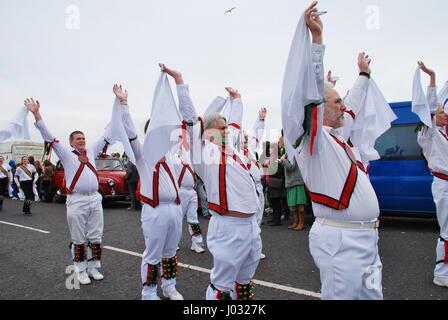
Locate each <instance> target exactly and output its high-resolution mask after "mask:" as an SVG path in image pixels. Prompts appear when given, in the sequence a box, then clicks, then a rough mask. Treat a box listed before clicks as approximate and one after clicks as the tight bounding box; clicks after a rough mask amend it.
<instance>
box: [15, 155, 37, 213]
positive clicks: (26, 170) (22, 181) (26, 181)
mask: <svg viewBox="0 0 448 320" xmlns="http://www.w3.org/2000/svg"><path fill="white" fill-rule="evenodd" d="M35 173H36V168H35V167H34V166H33V165H32V164H31V163H30V162H29V159H28V157H27V156H23V157H22V162H21V164H19V165H18V166H17V168H16V172H15V174H14V180H15V182H16V184H17V187H18V188H19V190H21V191H23V194H24V195H25V202H24V204H23V213H25V214H26V215H30V214H31V203H32V201H33V185H34V182H35V181H34V178H35V176H36V175H35Z"/></svg>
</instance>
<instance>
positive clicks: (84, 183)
mask: <svg viewBox="0 0 448 320" xmlns="http://www.w3.org/2000/svg"><path fill="white" fill-rule="evenodd" d="M35 126H36V128H37V129H38V130H39V131H40V133H41V135H42V137H43V139H44V140H45V141H46V142H52V141H55V140H56V138H55V137H54V136H53V135H52V134H51V133H50V131H49V130H48V129H47V126H46V125H45V123H44V122H43V120H40V121H38V122H37V123H36V124H35ZM108 141H109V139H108V138H105V137H102V138H101V139H100V140H99V141H97V142H96V143H94V144H93V145H92V146H89V147H87V149H86V151H87V157H88V158H89V162H90V163H91V164H92V166H93V167H94V168H95V170H96V165H95V159H96V157H97V156H98V155H100V154H101V152H102V149H103V148H104V146H105V145H106V144H108ZM53 148H54V152H55V153H56V155H57V156H58V157H59V159H60V160H61V163H62V165H63V166H64V177H65V181H66V187H67V188H70V185H71V183H72V181H73V178H74V177H75V174H76V172H77V171H78V169H79V166H80V164H81V163H80V161H79V160H78V156H77V155H76V154H74V153H73V150H74V149H72V148H71V149H69V148H66V147H64V146H62V145H61V144H60V143H59V141H57V142H55V143H54V147H53ZM98 188H99V185H98V178H97V176H96V175H95V173H94V172H92V170H90V169H89V168H88V167H87V166H85V167H84V170H83V171H82V173H81V176H80V177H79V179H78V182H77V183H76V186H75V188H74V189H73V193H77V192H79V193H89V192H95V191H98Z"/></svg>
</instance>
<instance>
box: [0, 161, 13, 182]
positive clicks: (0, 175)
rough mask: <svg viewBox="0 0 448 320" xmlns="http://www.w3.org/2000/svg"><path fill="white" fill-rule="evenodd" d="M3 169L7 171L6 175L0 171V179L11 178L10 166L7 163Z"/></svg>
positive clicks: (3, 165)
mask: <svg viewBox="0 0 448 320" xmlns="http://www.w3.org/2000/svg"><path fill="white" fill-rule="evenodd" d="M1 167H2V168H3V170H5V171H6V175H5V174H4V173H3V171H2V170H0V179H4V178H9V171H10V170H11V168H10V167H9V165H8V164H6V163H3V164H2V165H1Z"/></svg>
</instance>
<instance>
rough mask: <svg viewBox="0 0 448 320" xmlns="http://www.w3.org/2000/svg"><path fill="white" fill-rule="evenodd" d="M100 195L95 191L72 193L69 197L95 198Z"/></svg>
mask: <svg viewBox="0 0 448 320" xmlns="http://www.w3.org/2000/svg"><path fill="white" fill-rule="evenodd" d="M97 193H98V191H93V192H72V193H69V194H67V196H68V197H69V196H72V195H79V196H89V197H90V196H94V195H96V194H97Z"/></svg>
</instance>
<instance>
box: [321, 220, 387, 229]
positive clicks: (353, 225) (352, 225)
mask: <svg viewBox="0 0 448 320" xmlns="http://www.w3.org/2000/svg"><path fill="white" fill-rule="evenodd" d="M316 222H318V223H320V224H323V225H326V226H330V227H335V228H343V229H378V228H379V227H380V221H379V220H377V221H373V222H344V221H336V220H330V219H323V218H316Z"/></svg>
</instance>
